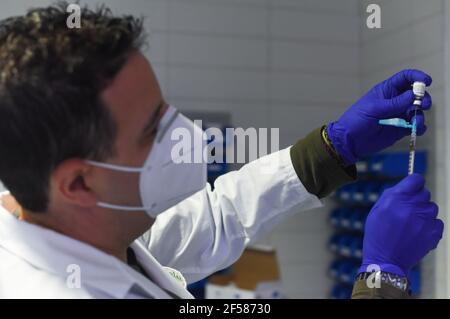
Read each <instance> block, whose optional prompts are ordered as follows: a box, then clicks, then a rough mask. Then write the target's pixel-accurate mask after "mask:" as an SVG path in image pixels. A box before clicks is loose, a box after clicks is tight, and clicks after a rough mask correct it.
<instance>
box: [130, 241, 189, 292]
mask: <svg viewBox="0 0 450 319" xmlns="http://www.w3.org/2000/svg"><path fill="white" fill-rule="evenodd" d="M131 248H132V249H133V251H134V253H135V255H136V259H137V260H138V262H139V265H140V266H141V267H142V268H143V269H144V270H145V271H146V272H147V274H148V275H149V276H150V277H151V280H152V281H154V282H155V283H156V284H157V285H158V286H159V287H161V288H162V289H164V290H166V291H169V292H171V293H172V294H174V295H176V296H178V297H179V298H181V299H193V298H194V297H193V296H192V295H191V294H190V293H189V291H188V290H187V289H186V286H185V281H184V278H182V275H181V274H180V273H179V272H177V271H175V270H172V269H171V268H168V267H163V266H162V265H161V264H160V263H159V262H158V261H157V260H156V259H155V257H153V256H152V254H150V252H149V251H148V249H147V248H146V247H145V245H144V244H143V243H142V242H141V241H140V240H139V239H138V240H135V241H134V243H133V244H132V245H131ZM175 273H176V275H175ZM175 277H178V278H179V277H181V278H179V279H176V278H175Z"/></svg>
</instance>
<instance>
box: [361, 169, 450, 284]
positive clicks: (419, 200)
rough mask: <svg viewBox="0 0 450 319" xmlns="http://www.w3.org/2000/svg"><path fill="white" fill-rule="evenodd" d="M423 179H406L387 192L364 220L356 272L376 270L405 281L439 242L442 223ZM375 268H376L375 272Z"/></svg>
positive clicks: (415, 176) (413, 177) (418, 177)
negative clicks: (362, 241)
mask: <svg viewBox="0 0 450 319" xmlns="http://www.w3.org/2000/svg"><path fill="white" fill-rule="evenodd" d="M430 197H431V195H430V192H429V191H428V190H427V189H426V188H425V179H424V178H423V177H422V176H421V175H419V174H413V175H411V176H408V177H406V178H405V179H404V180H402V181H401V182H400V183H398V184H397V185H396V186H394V187H392V188H389V189H387V190H386V191H385V192H384V193H383V195H382V196H381V197H380V199H379V200H378V202H377V203H376V204H375V206H374V207H373V208H372V210H371V211H370V213H369V216H368V217H367V222H366V226H365V233H364V243H363V260H362V266H361V268H360V269H359V272H371V271H372V270H374V269H376V270H377V271H378V270H381V271H384V272H389V273H394V274H397V275H399V276H403V277H406V276H407V275H408V272H409V270H410V269H411V268H412V267H413V266H415V265H416V264H417V263H418V262H419V261H420V260H421V259H422V258H423V257H424V256H425V255H426V254H427V253H428V252H429V251H430V250H433V249H434V248H436V246H437V244H438V243H439V240H440V239H441V238H442V232H443V230H444V223H443V222H442V221H441V220H439V219H436V217H437V214H438V206H437V205H436V204H435V203H433V202H430ZM378 267H379V268H378Z"/></svg>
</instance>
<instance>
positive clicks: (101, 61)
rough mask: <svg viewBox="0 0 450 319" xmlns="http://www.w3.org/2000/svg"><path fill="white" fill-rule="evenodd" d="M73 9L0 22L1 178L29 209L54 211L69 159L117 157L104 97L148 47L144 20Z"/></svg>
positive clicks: (60, 5)
mask: <svg viewBox="0 0 450 319" xmlns="http://www.w3.org/2000/svg"><path fill="white" fill-rule="evenodd" d="M68 5H69V3H67V2H65V1H60V2H57V3H55V4H54V5H51V6H49V7H45V8H33V9H31V10H29V11H28V12H27V14H25V15H23V16H17V17H11V18H8V19H5V20H3V21H0V180H1V181H2V182H3V184H4V185H5V186H6V187H7V188H8V189H9V191H10V192H11V194H12V195H13V196H15V198H16V199H17V201H18V202H19V203H20V204H21V205H22V206H23V207H24V208H25V209H27V210H30V211H32V212H44V211H46V210H47V207H48V188H49V177H50V174H51V172H52V171H53V169H54V168H55V167H56V166H57V165H58V164H60V163H61V162H62V161H64V160H66V159H68V158H83V159H87V158H89V159H95V160H104V159H105V158H106V157H108V156H111V155H113V154H114V148H113V145H114V141H115V134H116V128H115V123H114V121H113V119H112V117H111V116H110V114H109V112H108V111H107V109H106V107H105V106H104V105H103V104H102V101H101V99H100V93H101V91H103V90H104V89H105V87H106V86H108V84H109V83H110V82H111V81H112V79H113V78H114V77H115V76H116V74H117V73H118V72H119V71H120V69H121V68H122V67H123V66H124V64H125V62H126V61H127V58H128V56H129V55H130V54H131V53H132V52H135V51H139V50H141V49H142V46H143V44H144V39H145V36H144V31H143V22H142V19H140V18H139V19H138V18H134V17H132V16H120V17H117V16H113V14H112V13H111V11H110V10H109V9H107V8H105V7H104V6H102V7H99V8H97V9H95V10H91V9H89V8H88V7H86V6H84V7H82V8H81V28H79V29H77V28H74V29H70V28H68V27H67V24H66V22H67V18H68V17H69V15H70V13H67V12H66V9H67V6H68Z"/></svg>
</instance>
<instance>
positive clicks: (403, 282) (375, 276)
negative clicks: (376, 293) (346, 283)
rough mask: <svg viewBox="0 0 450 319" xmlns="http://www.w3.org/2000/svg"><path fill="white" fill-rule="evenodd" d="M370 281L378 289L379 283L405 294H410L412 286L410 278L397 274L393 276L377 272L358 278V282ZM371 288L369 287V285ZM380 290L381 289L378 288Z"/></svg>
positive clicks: (364, 273)
mask: <svg viewBox="0 0 450 319" xmlns="http://www.w3.org/2000/svg"><path fill="white" fill-rule="evenodd" d="M361 280H366V281H367V280H369V282H370V283H371V284H372V285H373V287H376V285H377V283H378V284H379V285H381V284H382V283H383V284H387V285H389V286H392V287H395V288H397V289H400V290H402V291H405V292H409V290H410V284H409V281H408V278H406V277H402V276H399V275H396V274H392V273H389V272H384V271H377V272H362V273H360V274H359V275H358V276H356V281H361ZM368 286H369V285H368ZM378 288H379V287H378Z"/></svg>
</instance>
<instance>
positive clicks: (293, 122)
mask: <svg viewBox="0 0 450 319" xmlns="http://www.w3.org/2000/svg"><path fill="white" fill-rule="evenodd" d="M86 2H87V1H82V2H81V3H86ZM88 2H89V3H90V4H94V3H104V4H106V5H107V6H109V7H110V8H111V9H112V10H113V12H114V13H118V14H133V15H143V16H145V17H146V23H145V25H146V28H147V31H148V34H149V47H148V50H147V51H146V52H145V54H146V55H147V56H148V58H149V59H150V62H151V63H152V65H153V67H154V69H155V71H156V73H157V76H158V78H159V81H160V84H161V86H162V89H163V92H164V94H165V96H166V98H167V100H168V101H169V102H170V103H171V104H173V105H175V106H177V107H178V108H179V109H181V110H182V111H185V112H187V113H190V114H195V116H200V117H202V118H204V119H205V121H206V122H205V123H206V124H205V125H207V123H208V121H210V123H212V122H214V123H215V124H218V123H219V125H222V126H223V127H226V126H232V127H243V128H248V127H255V128H260V127H262V128H279V129H280V147H286V146H289V145H291V144H293V143H295V142H296V141H297V140H298V139H300V138H302V137H303V136H305V135H306V134H307V133H309V132H310V131H311V130H313V129H315V128H317V127H319V126H321V125H323V124H326V123H327V122H329V121H332V120H335V119H337V118H338V117H339V115H340V114H341V113H343V112H344V110H345V109H346V108H348V107H349V106H350V105H352V104H353V103H354V102H355V101H356V100H357V99H358V98H359V97H360V96H361V95H362V94H364V93H365V92H366V91H367V90H368V89H369V88H370V87H372V86H373V85H375V84H376V83H378V82H380V81H382V80H384V79H385V78H387V77H388V76H390V75H391V74H393V73H394V72H397V71H400V70H401V69H403V68H420V69H423V70H425V71H426V72H428V73H429V74H431V75H432V77H433V79H434V82H433V86H432V88H431V89H430V90H429V92H430V93H431V94H432V95H433V101H434V108H433V110H432V111H430V112H428V114H427V125H428V128H429V130H428V132H427V134H426V136H425V137H420V138H419V139H418V148H419V149H421V150H424V151H425V152H424V153H423V154H424V155H423V156H424V158H426V160H425V159H424V162H423V163H422V164H420V165H422V166H423V167H422V168H420V169H423V171H424V172H426V176H427V183H428V186H429V187H430V188H431V190H432V193H433V196H434V200H435V201H437V203H438V204H439V206H440V208H441V218H443V219H444V220H445V219H447V211H448V207H449V206H450V205H449V196H448V195H449V194H450V193H449V191H450V190H449V186H448V181H449V177H450V176H449V175H450V167H449V165H450V161H449V158H450V157H449V155H450V141H449V139H448V138H447V136H450V126H449V125H450V124H448V123H449V120H450V113H449V110H448V104H449V102H450V91H449V90H450V89H449V88H450V66H449V65H450V49H449V46H450V28H449V23H448V21H449V20H450V1H446V0H427V1H424V0H378V1H358V0H339V1H336V0H129V1H122V0H104V1H88ZM49 3H51V1H31V0H2V1H1V2H0V17H1V18H6V17H9V16H11V15H17V14H23V13H24V12H25V11H26V9H27V8H30V7H32V6H40V5H47V4H49ZM370 3H376V4H378V5H380V7H381V28H380V29H369V28H368V27H367V25H366V19H367V17H368V16H369V13H367V12H366V8H367V6H368V5H369V4H370ZM193 116H194V115H193ZM404 150H407V141H406V140H405V141H404V143H400V144H399V145H397V146H396V147H395V149H392V150H390V151H389V152H388V153H389V154H391V155H392V152H395V153H393V154H394V155H395V156H394V157H392V156H391V157H389V154H388V155H386V157H384V158H376V159H368V160H367V161H366V162H364V163H361V164H360V165H359V166H358V168H359V169H360V170H361V172H362V175H363V176H366V179H365V182H366V183H365V184H364V185H362V186H361V185H360V187H359V188H358V187H356V188H354V189H346V190H344V191H340V192H339V193H338V194H336V195H333V196H332V197H331V198H330V199H326V200H325V202H326V206H325V207H324V208H323V209H320V210H314V211H310V212H306V213H299V214H295V215H294V216H293V217H292V218H291V219H289V220H288V221H287V222H286V223H284V224H282V225H280V226H278V227H277V228H276V229H275V230H274V231H273V232H272V233H271V234H270V235H269V236H267V237H266V238H263V239H262V240H261V242H260V245H259V246H258V247H256V248H255V249H254V250H253V251H250V252H248V254H247V256H244V257H245V258H246V259H245V260H243V261H242V262H241V264H240V265H239V266H237V267H235V268H234V269H233V268H232V269H230V270H226V271H225V272H224V273H223V274H221V275H217V276H216V278H213V279H212V280H211V281H210V284H211V286H210V287H209V289H211V290H209V292H208V294H209V296H216V297H217V296H220V294H221V293H222V294H223V295H222V296H224V294H227V293H229V292H226V291H225V292H224V291H222V292H221V290H220V289H221V288H220V287H221V285H222V286H223V285H224V284H226V283H229V282H233V278H234V283H235V284H236V285H237V287H238V288H239V287H240V288H246V290H252V288H251V287H250V288H249V286H248V285H253V284H254V282H257V281H258V280H261V281H262V282H263V281H269V283H270V282H272V283H273V281H277V280H280V282H281V286H277V287H276V288H273V287H272V288H271V289H274V290H276V291H277V292H276V293H275V294H274V295H272V297H277V296H286V297H290V298H330V297H332V298H346V297H348V294H349V286H350V285H349V284H350V283H351V278H352V271H353V268H352V267H353V266H352V265H353V264H354V263H355V262H356V263H357V260H358V254H360V251H358V249H359V248H358V243H357V241H358V238H359V237H360V234H361V229H362V227H361V225H363V222H364V214H366V213H367V210H368V209H369V208H370V202H371V201H370V200H369V199H370V198H369V199H368V200H367V201H364V200H359V204H355V202H358V198H357V197H358V196H357V195H355V194H358V192H359V193H362V194H363V195H362V196H363V198H364V199H365V198H366V197H364V196H366V195H365V194H366V193H367V189H366V188H367V187H369V188H370V189H371V192H372V193H373V194H375V195H374V196H375V198H376V196H377V192H380V191H381V190H382V189H383V187H384V185H387V184H389V183H393V182H395V178H396V177H398V176H399V175H402V174H403V171H404V170H406V167H405V165H406V164H405V162H404V158H403V157H402V154H403V153H398V152H401V151H404ZM399 154H400V155H399ZM396 156H397V157H396ZM374 163H375V164H374ZM380 165H381V167H382V166H383V165H385V169H380ZM231 168H233V167H231ZM231 168H230V167H223V168H219V169H218V170H216V174H219V173H218V172H220V173H222V172H224V171H226V170H228V169H231ZM212 175H214V173H212ZM212 175H211V176H212ZM372 177H373V180H372ZM368 185H369V186H368ZM0 188H1V186H0ZM355 189H356V190H355ZM365 192H366V193H365ZM372 193H370V192H369V193H368V194H369V195H370V194H372ZM343 194H344V195H343ZM354 196H356V197H355V198H354ZM369 197H370V196H369ZM372 199H373V198H372ZM358 214H359V215H358ZM346 219H347V220H349V222H346ZM355 220H356V221H357V222H358V223H356V222H355ZM336 236H338V237H336ZM339 236H340V237H339ZM345 236H347V237H345ZM355 238H356V239H355ZM355 240H356V242H355ZM448 249H450V247H449V242H448V237H447V236H446V237H445V238H444V239H443V240H442V242H441V244H440V246H439V248H438V249H437V250H436V251H435V252H433V253H432V254H430V255H429V256H428V257H427V258H426V259H425V260H424V261H423V262H422V263H421V265H420V267H419V268H418V269H417V271H416V273H415V275H414V276H415V279H414V280H415V285H416V286H417V287H415V289H416V290H415V291H416V296H417V297H421V298H450V276H449V275H448V271H450V259H449V256H448ZM258 254H260V255H258ZM256 255H257V256H256ZM261 261H262V263H263V264H264V265H268V267H269V268H270V269H264V272H266V275H267V274H269V273H270V275H268V277H267V278H262V279H258V278H256V279H252V280H253V281H254V282H253V283H248V282H246V280H247V281H248V273H247V275H242V273H244V274H246V271H247V272H250V273H253V272H255V269H256V268H258V265H261V264H260V262H261ZM269 265H270V266H269ZM263 268H264V267H263ZM239 271H240V272H241V275H239ZM242 277H244V278H246V279H242ZM262 277H264V274H262ZM230 278H231V279H230ZM240 278H241V279H240ZM349 278H350V279H349ZM206 285H208V283H207V282H203V283H201V284H199V285H198V286H195V287H192V289H193V290H195V289H197V290H198V291H200V292H198V291H197V292H198V293H199V296H200V297H205V294H206V292H205V290H204V288H205V286H206ZM202 289H203V290H202ZM244 290H245V289H243V290H242V291H240V290H238V289H236V290H235V291H240V293H242V294H244V295H245V291H244ZM242 294H241V295H240V296H242ZM235 295H236V294H235ZM227 296H228V295H227ZM235 297H239V295H236V296H235Z"/></svg>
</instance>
